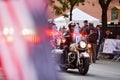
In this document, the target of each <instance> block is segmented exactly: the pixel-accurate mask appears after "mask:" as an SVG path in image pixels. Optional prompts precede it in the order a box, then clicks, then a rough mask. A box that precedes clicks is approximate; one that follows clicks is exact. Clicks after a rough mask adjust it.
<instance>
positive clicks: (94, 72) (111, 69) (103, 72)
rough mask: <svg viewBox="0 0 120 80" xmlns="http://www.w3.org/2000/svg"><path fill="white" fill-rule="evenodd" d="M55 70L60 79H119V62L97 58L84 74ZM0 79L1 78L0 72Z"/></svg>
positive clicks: (75, 70)
mask: <svg viewBox="0 0 120 80" xmlns="http://www.w3.org/2000/svg"><path fill="white" fill-rule="evenodd" d="M57 72H58V76H59V77H60V79H61V80H120V62H113V61H110V60H98V61H97V62H96V63H95V64H91V65H90V68H89V71H88V73H87V75H85V76H82V75H80V74H79V72H78V70H77V69H68V71H67V72H61V71H60V69H59V68H58V67H57ZM0 80H3V78H2V74H1V73H0Z"/></svg>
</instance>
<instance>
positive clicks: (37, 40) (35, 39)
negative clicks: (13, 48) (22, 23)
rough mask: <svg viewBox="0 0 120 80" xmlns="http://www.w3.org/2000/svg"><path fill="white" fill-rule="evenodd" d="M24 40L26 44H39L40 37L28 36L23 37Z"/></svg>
mask: <svg viewBox="0 0 120 80" xmlns="http://www.w3.org/2000/svg"><path fill="white" fill-rule="evenodd" d="M25 39H26V40H27V41H28V42H33V43H39V42H40V41H41V39H40V37H39V36H37V35H33V36H31V35H29V36H25Z"/></svg>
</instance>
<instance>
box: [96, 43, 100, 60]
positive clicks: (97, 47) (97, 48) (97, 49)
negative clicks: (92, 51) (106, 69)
mask: <svg viewBox="0 0 120 80" xmlns="http://www.w3.org/2000/svg"><path fill="white" fill-rule="evenodd" d="M99 48H100V43H99V44H97V46H96V58H97V57H98V52H99Z"/></svg>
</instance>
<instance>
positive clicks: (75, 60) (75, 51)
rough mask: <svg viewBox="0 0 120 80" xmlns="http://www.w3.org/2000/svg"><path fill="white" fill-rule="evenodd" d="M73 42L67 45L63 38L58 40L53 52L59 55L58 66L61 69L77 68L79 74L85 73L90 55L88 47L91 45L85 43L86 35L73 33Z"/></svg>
mask: <svg viewBox="0 0 120 80" xmlns="http://www.w3.org/2000/svg"><path fill="white" fill-rule="evenodd" d="M73 37H74V43H72V44H70V46H69V47H68V46H67V45H66V43H65V42H66V41H65V38H64V37H63V38H61V39H60V40H59V41H58V45H59V47H57V48H56V49H58V50H56V51H54V52H55V53H58V54H59V55H60V60H59V67H60V69H61V70H62V71H67V69H76V68H77V69H78V70H79V73H80V74H81V75H86V74H87V72H88V70H89V65H90V63H89V61H90V56H89V54H88V52H87V51H88V49H89V48H90V47H91V46H90V44H88V43H87V39H86V35H74V36H73Z"/></svg>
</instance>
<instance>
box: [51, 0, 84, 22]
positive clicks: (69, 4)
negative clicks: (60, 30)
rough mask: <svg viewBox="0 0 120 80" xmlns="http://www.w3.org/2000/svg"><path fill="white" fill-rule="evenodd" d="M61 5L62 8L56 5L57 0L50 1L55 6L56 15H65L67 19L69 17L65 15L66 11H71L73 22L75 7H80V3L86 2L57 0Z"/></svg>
mask: <svg viewBox="0 0 120 80" xmlns="http://www.w3.org/2000/svg"><path fill="white" fill-rule="evenodd" d="M57 1H58V2H59V3H60V6H58V5H56V4H54V2H55V0H50V2H51V5H53V10H54V11H55V15H61V14H63V15H64V16H65V17H68V15H66V14H64V12H65V11H66V10H68V9H69V10H70V15H69V16H70V18H69V20H70V21H72V10H73V8H74V6H76V5H79V3H83V2H84V1H85V0H57Z"/></svg>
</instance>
